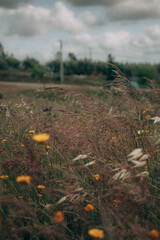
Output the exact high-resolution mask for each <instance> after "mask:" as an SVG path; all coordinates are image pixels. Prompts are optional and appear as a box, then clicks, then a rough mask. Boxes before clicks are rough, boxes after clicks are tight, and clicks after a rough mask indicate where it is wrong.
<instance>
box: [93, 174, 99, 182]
mask: <svg viewBox="0 0 160 240" xmlns="http://www.w3.org/2000/svg"><path fill="white" fill-rule="evenodd" d="M92 176H93V177H94V178H95V179H96V180H97V181H98V180H99V179H100V176H99V174H95V175H92Z"/></svg>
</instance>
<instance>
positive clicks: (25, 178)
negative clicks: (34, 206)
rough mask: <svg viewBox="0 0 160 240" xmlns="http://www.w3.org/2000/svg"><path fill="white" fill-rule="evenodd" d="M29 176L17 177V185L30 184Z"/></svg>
mask: <svg viewBox="0 0 160 240" xmlns="http://www.w3.org/2000/svg"><path fill="white" fill-rule="evenodd" d="M31 178H32V177H31V176H18V177H17V178H16V182H17V183H27V184H30V183H31Z"/></svg>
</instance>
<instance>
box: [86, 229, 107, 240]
mask: <svg viewBox="0 0 160 240" xmlns="http://www.w3.org/2000/svg"><path fill="white" fill-rule="evenodd" d="M88 234H89V235H90V236H92V237H94V238H99V239H103V238H104V231H103V230H100V229H97V228H92V229H90V230H89V231H88Z"/></svg>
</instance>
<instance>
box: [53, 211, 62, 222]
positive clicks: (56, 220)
mask: <svg viewBox="0 0 160 240" xmlns="http://www.w3.org/2000/svg"><path fill="white" fill-rule="evenodd" d="M54 220H55V222H57V223H60V222H63V221H64V214H63V212H61V211H58V212H57V213H56V214H55V216H54Z"/></svg>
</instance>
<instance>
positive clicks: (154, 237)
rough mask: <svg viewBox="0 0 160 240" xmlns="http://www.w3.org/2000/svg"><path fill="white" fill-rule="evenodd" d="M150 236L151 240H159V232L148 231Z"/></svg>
mask: <svg viewBox="0 0 160 240" xmlns="http://www.w3.org/2000/svg"><path fill="white" fill-rule="evenodd" d="M150 236H151V238H153V239H158V238H159V232H158V231H157V230H156V229H153V230H151V231H150Z"/></svg>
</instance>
